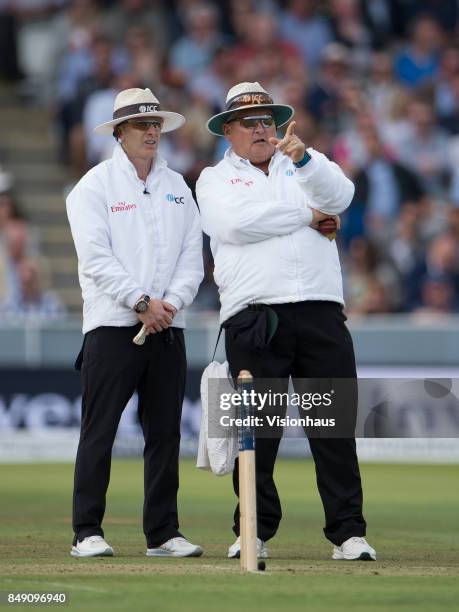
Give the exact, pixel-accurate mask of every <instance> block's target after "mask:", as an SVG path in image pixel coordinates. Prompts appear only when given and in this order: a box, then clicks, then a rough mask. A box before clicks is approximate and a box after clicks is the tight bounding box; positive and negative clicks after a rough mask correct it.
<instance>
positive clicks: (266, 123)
mask: <svg viewBox="0 0 459 612" xmlns="http://www.w3.org/2000/svg"><path fill="white" fill-rule="evenodd" d="M233 121H239V123H240V124H241V125H242V127H244V128H247V129H253V128H256V127H257V125H258V124H259V123H261V125H262V127H264V128H269V127H272V126H273V125H274V117H272V116H271V115H252V116H251V117H235V118H234V119H230V120H229V121H228V122H227V123H232V122H233Z"/></svg>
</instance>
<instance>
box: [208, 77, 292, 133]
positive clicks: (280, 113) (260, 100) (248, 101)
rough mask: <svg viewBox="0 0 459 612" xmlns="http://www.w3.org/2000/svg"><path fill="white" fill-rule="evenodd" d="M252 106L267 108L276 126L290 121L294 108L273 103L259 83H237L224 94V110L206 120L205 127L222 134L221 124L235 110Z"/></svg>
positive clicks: (225, 121)
mask: <svg viewBox="0 0 459 612" xmlns="http://www.w3.org/2000/svg"><path fill="white" fill-rule="evenodd" d="M252 108H260V109H262V108H269V109H270V110H271V111H272V114H273V117H274V123H275V124H276V127H277V128H278V127H281V126H282V125H285V124H286V123H288V121H290V119H291V118H292V117H293V115H294V114H295V110H294V109H293V107H292V106H290V105H288V104H274V102H273V99H272V98H271V96H270V95H269V93H268V92H267V91H266V90H265V89H263V87H262V86H261V85H260V83H257V82H255V83H238V84H237V85H235V86H234V87H232V88H231V89H230V90H229V92H228V95H227V96H226V107H225V110H224V111H223V112H221V113H218V114H217V115H214V116H213V117H211V118H210V119H209V121H208V122H207V129H208V130H209V132H211V133H212V134H215V135H216V136H224V134H223V125H224V124H225V123H227V121H228V119H229V118H230V116H231V115H233V114H234V113H235V112H236V111H240V110H246V109H247V110H248V109H252Z"/></svg>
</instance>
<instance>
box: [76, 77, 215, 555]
mask: <svg viewBox="0 0 459 612" xmlns="http://www.w3.org/2000/svg"><path fill="white" fill-rule="evenodd" d="M184 122H185V118H184V117H183V116H182V115H179V114H177V113H173V112H168V111H164V110H162V109H161V106H160V104H159V101H158V100H157V99H156V97H155V96H154V95H153V93H152V92H151V91H150V90H149V89H136V88H134V89H127V90H125V91H122V92H121V93H119V94H118V96H117V97H116V100H115V105H114V111H113V118H112V119H111V120H110V121H107V122H106V123H104V124H102V125H100V126H98V127H97V128H96V132H98V133H101V134H110V133H113V135H114V137H115V139H116V141H117V144H116V146H115V150H114V152H113V156H112V158H111V159H109V160H108V161H104V162H102V163H100V164H99V165H98V166H96V167H94V168H92V169H91V170H90V171H89V172H88V173H87V174H86V175H85V176H83V178H82V179H81V180H80V181H79V182H78V184H77V185H76V186H75V187H74V189H73V190H72V191H71V193H70V194H69V196H68V198H67V214H68V218H69V222H70V226H71V230H72V236H73V239H74V242H75V247H76V251H77V254H78V273H79V279H80V285H81V289H82V293H83V302H84V304H83V333H84V343H83V348H82V351H81V353H80V355H79V357H78V359H77V364H76V366H77V368H78V369H81V374H82V386H83V400H82V421H81V435H80V442H79V446H78V453H77V458H76V465H75V484H74V495H73V529H74V533H75V536H74V541H73V546H72V549H71V554H72V555H73V556H75V557H91V556H97V555H112V554H113V548H112V547H111V546H110V545H109V544H108V543H107V542H106V541H105V539H104V531H103V529H102V520H103V517H104V512H105V498H106V492H107V488H108V483H109V479H110V464H111V452H112V446H113V441H114V438H115V435H116V431H117V428H118V424H119V421H120V418H121V414H122V412H123V409H124V407H125V406H126V403H127V402H128V400H129V398H130V397H131V396H132V395H133V393H134V392H135V391H137V393H138V413H139V419H140V425H141V427H142V431H143V435H144V439H145V447H144V482H145V491H144V494H145V498H144V511H143V528H144V533H145V537H146V540H147V555H148V556H161V557H164V556H173V557H184V556H199V555H200V554H202V548H201V547H200V546H197V545H195V544H191V543H190V542H189V541H188V540H186V539H185V538H184V537H183V536H182V534H181V533H180V531H179V522H178V516H177V491H178V457H179V444H180V417H181V409H182V401H183V395H184V386H185V374H186V355H185V343H184V337H183V328H184V326H185V317H184V309H185V308H186V306H189V305H190V304H191V302H192V300H193V298H194V296H195V295H196V292H197V290H198V287H199V284H200V282H201V280H202V277H203V265H202V233H201V225H200V219H199V214H198V209H197V206H196V203H195V201H194V199H193V197H192V195H191V192H190V190H189V188H188V187H187V185H186V184H185V181H184V180H183V178H182V177H181V176H180V175H179V174H177V173H176V172H174V171H173V170H171V169H170V168H168V167H167V163H166V162H165V160H164V159H163V158H162V157H161V155H160V154H159V152H158V147H159V143H160V139H161V135H162V134H163V133H165V132H170V131H172V130H175V129H177V128H179V127H180V126H181V125H183V123H184ZM142 325H144V326H145V328H146V330H147V334H148V335H147V337H146V340H145V343H144V344H143V345H141V346H138V345H136V344H134V343H133V338H134V336H136V334H137V333H138V332H139V330H140V328H141V327H142Z"/></svg>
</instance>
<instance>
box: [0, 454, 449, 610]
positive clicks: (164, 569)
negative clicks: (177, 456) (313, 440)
mask: <svg viewBox="0 0 459 612" xmlns="http://www.w3.org/2000/svg"><path fill="white" fill-rule="evenodd" d="M361 469H362V477H363V484H364V493H365V508H364V509H365V516H366V519H367V522H368V524H369V531H368V539H369V541H370V543H371V544H372V545H373V546H374V547H375V548H376V550H377V553H378V561H376V562H360V561H355V562H336V561H332V560H331V559H330V554H331V545H330V544H329V543H328V542H327V541H326V540H325V539H324V538H323V536H322V523H323V517H322V506H321V504H320V500H319V497H318V493H317V490H316V486H315V476H314V469H313V464H312V463H311V462H307V461H305V460H303V461H301V460H283V461H279V462H278V464H277V470H276V480H277V483H278V488H279V492H280V495H281V499H282V502H283V511H284V518H283V521H282V524H281V528H280V530H279V533H278V535H277V536H276V538H275V539H274V540H272V541H271V542H270V543H269V548H270V553H271V557H272V559H270V560H268V561H267V571H266V572H265V573H264V574H256V575H247V574H241V573H240V572H239V562H238V561H235V560H230V559H226V558H225V555H226V549H227V546H228V545H229V544H230V543H232V541H233V539H234V537H233V534H232V531H231V522H230V521H231V516H232V512H233V503H234V500H233V496H232V492H231V481H230V479H229V478H228V477H225V478H217V477H215V476H212V475H211V474H209V473H205V472H201V471H200V470H197V469H195V468H194V467H193V463H192V462H191V461H183V462H182V463H181V488H180V497H179V508H180V516H181V528H182V530H183V532H184V534H185V535H186V536H187V537H188V538H189V539H190V540H192V541H196V542H199V543H201V544H202V545H203V546H204V547H205V554H204V556H203V557H201V558H200V559H184V560H176V559H155V558H146V557H145V542H144V539H143V534H142V528H141V514H142V466H141V462H140V461H138V460H132V461H114V463H113V469H112V481H111V484H110V489H109V496H108V504H107V513H106V520H105V523H104V527H105V535H106V538H107V540H108V541H109V542H110V543H111V544H112V545H113V547H114V548H115V552H116V557H113V558H94V559H74V558H72V557H70V555H69V550H70V542H71V538H72V533H71V527H70V505H71V488H72V471H73V468H72V466H71V465H68V464H66V465H56V464H47V465H36V464H34V465H0V591H1V590H3V591H6V590H16V591H18V590H20V591H35V592H37V591H40V592H43V591H54V592H56V591H65V592H66V593H67V594H68V595H69V598H70V606H69V607H70V609H71V610H103V611H105V610H123V611H129V612H131V611H132V612H137V610H147V609H148V610H150V609H151V610H155V611H158V612H163V611H165V612H169V611H170V612H181V611H182V610H183V611H186V612H194V611H199V612H202V611H207V610H212V611H214V610H215V611H218V612H225V611H227V610H228V611H229V610H231V611H232V612H234V610H237V609H239V610H241V609H243V610H263V612H270V611H271V610H273V611H274V610H276V611H277V610H281V612H287V611H291V610H306V611H314V610H321V611H323V610H343V609H344V608H349V609H351V610H367V611H368V610H391V611H394V610H406V611H412V610H415V609H416V610H417V611H427V610H429V611H430V610H431V611H435V612H437V611H438V610H459V603H458V602H459V579H458V577H459V529H458V527H459V467H458V466H442V465H435V466H432V465H428V466H425V465H418V466H411V465H363V466H362V468H361ZM31 607H33V606H29V607H28V609H30V608H31ZM57 607H59V606H57ZM14 608H16V609H20V608H19V607H18V606H14ZM5 609H7V607H5ZM21 609H23V608H21ZM67 609H68V607H67Z"/></svg>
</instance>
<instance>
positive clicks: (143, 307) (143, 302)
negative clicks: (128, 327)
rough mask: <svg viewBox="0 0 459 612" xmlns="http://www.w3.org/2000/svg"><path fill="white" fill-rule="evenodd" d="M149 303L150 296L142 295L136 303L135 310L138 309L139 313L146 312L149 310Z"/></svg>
mask: <svg viewBox="0 0 459 612" xmlns="http://www.w3.org/2000/svg"><path fill="white" fill-rule="evenodd" d="M149 303H150V296H149V295H142V297H141V298H140V299H139V300H137V302H136V303H135V304H134V310H135V311H136V313H137V314H142V313H143V312H146V311H147V310H148V304H149Z"/></svg>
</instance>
